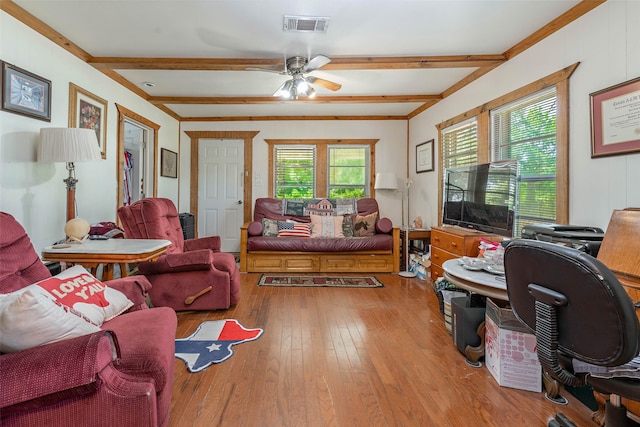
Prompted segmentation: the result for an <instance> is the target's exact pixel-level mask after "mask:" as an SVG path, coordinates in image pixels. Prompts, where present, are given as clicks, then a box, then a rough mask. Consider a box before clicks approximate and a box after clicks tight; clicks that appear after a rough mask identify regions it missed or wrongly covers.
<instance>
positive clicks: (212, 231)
mask: <svg viewBox="0 0 640 427" xmlns="http://www.w3.org/2000/svg"><path fill="white" fill-rule="evenodd" d="M243 173H244V140H242V139H201V140H200V144H199V145H198V183H199V185H198V188H199V190H198V236H199V237H205V236H220V237H221V239H222V251H223V252H239V251H240V226H241V225H242V221H243V215H244V208H243V204H244V189H243V187H242V184H243V182H244V180H243Z"/></svg>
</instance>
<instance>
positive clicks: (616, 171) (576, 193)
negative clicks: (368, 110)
mask: <svg viewBox="0 0 640 427" xmlns="http://www.w3.org/2000/svg"><path fill="white" fill-rule="evenodd" d="M638 16H640V2H638V1H635V0H627V1H624V0H609V1H608V2H606V3H604V4H603V5H601V6H598V7H597V8H596V9H594V10H592V11H591V12H589V13H588V14H587V15H585V16H583V17H582V18H580V19H579V20H577V21H575V22H573V23H572V24H570V25H569V26H567V27H565V28H563V29H562V30H560V31H558V32H557V33H555V34H553V35H552V36H550V37H548V38H547V39H545V40H543V41H542V42H540V43H538V44H537V45H535V46H533V47H532V48H530V49H528V50H527V51H525V52H524V53H521V54H520V55H518V56H516V57H515V58H513V59H512V60H510V61H509V62H507V63H506V64H503V65H502V66H500V67H498V68H497V69H495V70H493V71H492V72H491V73H488V74H487V75H485V76H483V77H482V78H480V79H478V80H476V81H475V82H473V83H472V84H471V85H469V86H467V87H465V88H464V89H462V90H460V91H458V92H456V93H455V94H454V95H452V96H450V97H448V98H447V99H445V100H443V101H442V102H440V103H439V104H437V105H436V106H434V107H432V108H430V109H428V110H427V111H425V112H424V113H422V114H420V115H419V116H417V117H415V118H414V119H412V120H411V121H410V136H409V139H410V146H411V148H410V149H409V154H410V156H411V158H410V164H415V146H416V145H417V144H419V143H421V142H424V141H426V140H428V139H431V138H434V139H436V147H437V148H436V164H437V155H438V152H439V151H438V150H439V141H437V135H438V133H437V129H436V128H435V126H436V125H437V124H438V123H441V122H443V121H444V120H447V119H450V118H452V117H454V116H457V115H458V114H460V113H463V112H465V111H467V110H470V109H472V108H474V107H477V106H479V105H481V104H483V103H485V102H488V101H491V100H493V99H495V98H498V97H499V96H501V95H504V94H506V93H508V92H511V91H512V90H515V89H518V88H520V87H522V86H525V85H527V84H529V83H531V82H533V81H536V80H538V79H540V78H542V77H544V76H547V75H549V74H551V73H553V72H556V71H558V70H560V69H562V68H565V67H567V66H569V65H571V64H574V63H576V62H580V65H579V66H578V68H577V70H576V71H575V73H574V74H573V76H572V77H571V79H570V98H571V104H570V186H569V189H570V190H569V194H570V196H569V199H570V201H569V203H570V205H569V222H570V223H571V224H579V225H592V226H598V227H601V228H603V229H604V228H606V226H607V224H608V222H609V218H610V217H611V212H612V210H614V209H622V208H625V207H640V153H636V154H628V155H621V156H614V157H606V158H597V159H591V145H590V144H591V136H590V135H591V134H590V112H589V111H590V110H589V105H590V99H589V94H590V93H592V92H595V91H598V90H600V89H604V88H606V87H609V86H612V85H615V84H618V83H621V82H624V81H627V80H631V79H634V78H637V77H640V54H639V52H640V26H638V24H637V21H638V19H637V17H638ZM410 172H411V174H412V179H413V180H414V189H413V191H412V194H411V197H412V199H411V201H412V208H411V211H412V213H411V215H412V217H413V216H415V215H421V216H422V217H423V219H424V218H425V217H427V218H429V221H428V222H427V223H430V224H432V225H436V224H437V220H438V209H439V206H437V200H438V197H437V195H438V188H437V183H438V176H437V174H438V172H429V173H421V174H416V173H415V168H414V169H413V170H411V168H410Z"/></svg>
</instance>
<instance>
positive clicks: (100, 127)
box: [69, 83, 107, 159]
mask: <svg viewBox="0 0 640 427" xmlns="http://www.w3.org/2000/svg"><path fill="white" fill-rule="evenodd" d="M69 127H71V128H83V129H93V130H95V131H96V136H97V137H98V145H99V146H100V153H101V154H102V158H103V159H106V158H107V101H105V100H104V99H102V98H100V97H99V96H96V95H94V94H92V93H91V92H89V91H88V90H84V89H82V88H81V87H80V86H77V85H75V84H73V83H69Z"/></svg>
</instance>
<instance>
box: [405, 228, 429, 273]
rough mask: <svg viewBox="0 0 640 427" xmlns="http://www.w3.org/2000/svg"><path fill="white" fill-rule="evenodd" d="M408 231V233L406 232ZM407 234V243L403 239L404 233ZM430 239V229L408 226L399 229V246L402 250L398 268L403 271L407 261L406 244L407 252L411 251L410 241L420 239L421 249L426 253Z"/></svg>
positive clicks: (411, 244)
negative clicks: (405, 228) (407, 227)
mask: <svg viewBox="0 0 640 427" xmlns="http://www.w3.org/2000/svg"><path fill="white" fill-rule="evenodd" d="M407 232H408V233H407ZM406 234H408V238H407V240H408V243H409V244H408V245H407V242H405V241H404V238H405V235H406ZM430 239H431V230H427V229H426V228H409V229H408V230H404V229H402V228H401V229H400V247H401V248H402V252H401V255H400V270H401V271H404V269H405V267H406V265H407V262H406V261H405V260H406V256H407V246H408V247H409V253H411V252H412V249H413V243H412V241H421V242H422V245H423V250H424V252H425V253H426V252H427V251H428V250H429V249H428V248H429V241H430Z"/></svg>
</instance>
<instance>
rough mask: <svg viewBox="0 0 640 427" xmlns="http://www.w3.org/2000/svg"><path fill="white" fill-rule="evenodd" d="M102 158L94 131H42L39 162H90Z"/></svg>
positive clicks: (48, 129) (60, 129) (65, 129)
mask: <svg viewBox="0 0 640 427" xmlns="http://www.w3.org/2000/svg"><path fill="white" fill-rule="evenodd" d="M101 158H102V155H101V154H100V147H99V146H98V138H97V136H96V131H95V130H93V129H82V128H42V129H40V144H38V161H39V162H49V163H54V162H88V161H92V160H100V159H101Z"/></svg>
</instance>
